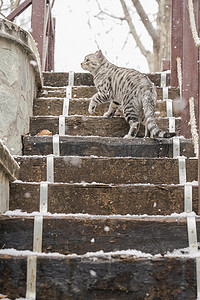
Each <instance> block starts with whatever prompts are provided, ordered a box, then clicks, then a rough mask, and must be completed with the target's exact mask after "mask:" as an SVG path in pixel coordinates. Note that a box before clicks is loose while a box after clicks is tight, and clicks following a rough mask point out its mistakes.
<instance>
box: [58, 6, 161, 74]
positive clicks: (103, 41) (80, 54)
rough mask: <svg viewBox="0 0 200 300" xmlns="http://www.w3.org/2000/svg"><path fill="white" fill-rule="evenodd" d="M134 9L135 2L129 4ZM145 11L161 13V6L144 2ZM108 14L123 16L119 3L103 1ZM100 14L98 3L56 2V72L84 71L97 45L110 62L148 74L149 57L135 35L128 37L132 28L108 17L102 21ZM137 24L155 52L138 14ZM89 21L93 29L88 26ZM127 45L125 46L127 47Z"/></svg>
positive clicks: (143, 38)
mask: <svg viewBox="0 0 200 300" xmlns="http://www.w3.org/2000/svg"><path fill="white" fill-rule="evenodd" d="M126 2H127V4H128V5H130V7H133V6H132V5H131V1H129V0H128V1H126ZM141 2H142V4H143V7H144V8H145V10H146V11H147V12H148V13H150V18H153V16H152V14H153V13H154V14H155V13H156V12H157V3H156V1H154V0H152V1H149V0H141ZM99 3H101V5H102V7H104V8H105V10H106V11H107V12H113V14H114V15H116V16H123V12H122V10H121V4H120V1H119V0H101V1H99ZM98 12H99V10H98V6H97V3H96V1H95V0H56V1H55V5H54V9H53V13H54V15H55V17H56V53H55V68H56V71H70V70H71V71H83V70H82V69H81V67H80V62H81V61H82V60H83V58H84V56H85V55H87V54H89V53H92V52H95V51H96V50H97V44H96V43H95V40H97V41H98V45H99V47H100V48H101V50H102V51H103V53H104V54H105V55H106V57H107V58H108V60H109V61H111V62H112V63H115V64H117V65H118V66H125V67H130V68H136V69H138V70H140V71H142V72H147V71H148V66H147V63H146V60H145V58H144V57H143V56H142V55H141V54H140V51H139V49H138V48H137V47H136V44H135V42H134V40H133V38H132V36H131V35H129V37H128V38H127V36H128V26H127V24H126V23H125V22H123V24H122V25H120V21H117V20H113V19H112V18H107V17H106V20H105V21H103V22H102V21H100V20H99V19H97V18H96V17H95V15H96V14H97V13H98ZM132 15H133V17H134V23H135V25H136V27H137V30H138V33H140V34H141V35H142V40H143V42H144V43H145V46H146V48H148V49H150V50H151V47H152V43H151V39H150V38H149V36H148V34H147V33H146V30H145V29H144V27H143V25H142V23H141V21H139V17H138V16H137V14H134V11H132ZM88 20H90V24H91V26H92V30H91V29H90V27H89V25H88ZM124 44H125V46H124Z"/></svg>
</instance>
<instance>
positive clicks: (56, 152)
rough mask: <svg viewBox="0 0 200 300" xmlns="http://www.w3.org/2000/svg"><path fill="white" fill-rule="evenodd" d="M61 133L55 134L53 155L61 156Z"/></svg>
mask: <svg viewBox="0 0 200 300" xmlns="http://www.w3.org/2000/svg"><path fill="white" fill-rule="evenodd" d="M59 142H60V138H59V135H58V134H56V135H53V155H55V156H60V146H59Z"/></svg>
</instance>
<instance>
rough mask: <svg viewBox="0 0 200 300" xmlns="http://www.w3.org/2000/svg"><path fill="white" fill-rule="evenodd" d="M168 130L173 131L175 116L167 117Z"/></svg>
mask: <svg viewBox="0 0 200 300" xmlns="http://www.w3.org/2000/svg"><path fill="white" fill-rule="evenodd" d="M169 132H175V117H170V118H169Z"/></svg>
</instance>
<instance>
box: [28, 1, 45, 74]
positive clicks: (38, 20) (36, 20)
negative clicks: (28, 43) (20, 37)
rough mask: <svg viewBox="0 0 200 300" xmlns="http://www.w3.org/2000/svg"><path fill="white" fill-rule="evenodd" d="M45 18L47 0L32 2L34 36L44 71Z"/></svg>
mask: <svg viewBox="0 0 200 300" xmlns="http://www.w3.org/2000/svg"><path fill="white" fill-rule="evenodd" d="M45 16H46V0H32V16H31V25H32V36H33V38H34V40H35V41H36V42H37V47H38V51H39V54H40V60H41V64H42V70H44V68H45V66H44V62H43V46H44V39H45V34H44V28H45Z"/></svg>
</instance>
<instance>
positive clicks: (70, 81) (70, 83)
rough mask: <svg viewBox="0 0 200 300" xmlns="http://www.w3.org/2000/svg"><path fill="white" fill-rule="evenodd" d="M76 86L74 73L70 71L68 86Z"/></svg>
mask: <svg viewBox="0 0 200 300" xmlns="http://www.w3.org/2000/svg"><path fill="white" fill-rule="evenodd" d="M73 85H74V72H73V71H69V78H68V86H73Z"/></svg>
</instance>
